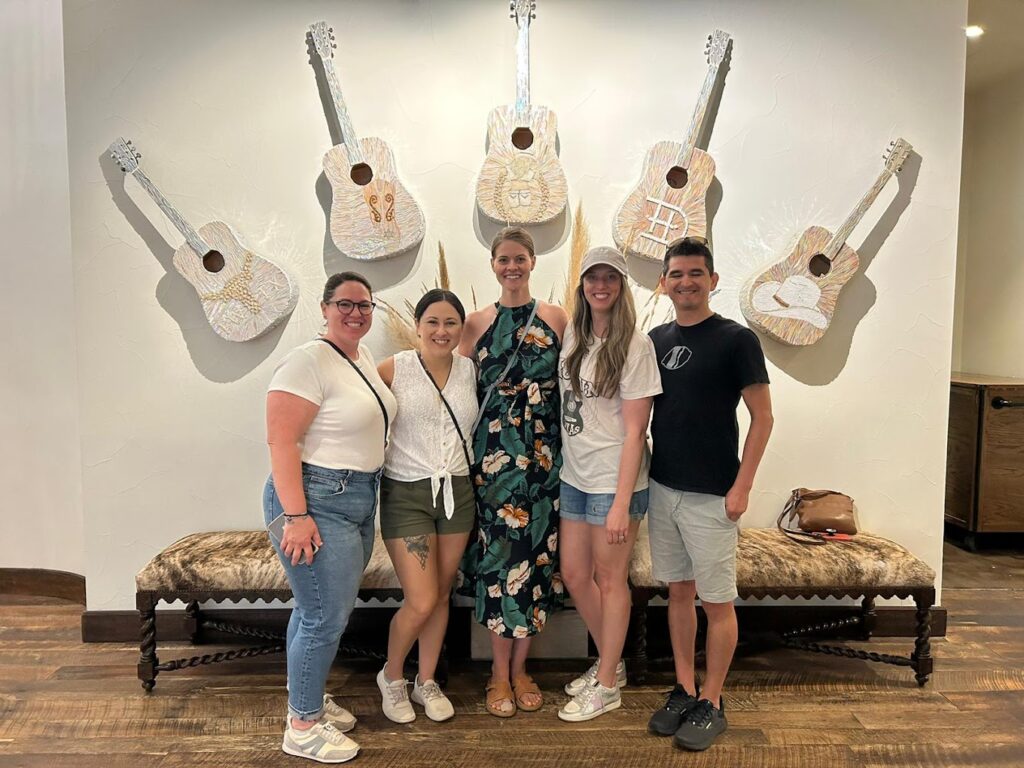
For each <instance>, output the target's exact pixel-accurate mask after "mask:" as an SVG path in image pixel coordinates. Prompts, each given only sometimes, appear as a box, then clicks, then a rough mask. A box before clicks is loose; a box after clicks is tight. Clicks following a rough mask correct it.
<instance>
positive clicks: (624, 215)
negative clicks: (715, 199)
mask: <svg viewBox="0 0 1024 768" xmlns="http://www.w3.org/2000/svg"><path fill="white" fill-rule="evenodd" d="M730 40H731V38H730V37H729V35H728V34H727V33H725V32H723V31H721V30H720V29H716V30H715V31H714V32H713V33H712V34H711V35H710V36H709V37H708V43H707V50H706V54H707V59H708V73H707V75H706V76H705V77H704V86H703V87H702V88H701V90H700V96H699V98H698V99H697V106H696V108H695V109H694V110H693V117H692V118H691V119H690V129H689V130H688V131H687V133H686V138H685V139H684V141H683V143H682V144H680V143H678V142H675V141H659V142H658V143H657V144H655V145H654V146H653V147H651V148H650V149H649V150H648V151H647V156H646V157H645V158H644V167H643V171H642V172H641V174H640V181H639V182H638V183H637V185H636V187H634V189H633V191H632V192H631V193H630V194H629V196H628V197H627V198H626V199H625V200H624V201H623V203H622V205H621V206H620V207H619V210H618V212H617V213H616V214H615V221H614V223H613V224H612V236H613V237H614V239H615V244H616V245H618V246H619V248H620V249H622V250H624V251H626V252H628V253H629V255H630V256H639V257H641V258H645V259H653V260H655V261H661V260H662V259H663V258H664V256H665V248H666V247H667V246H668V244H669V243H671V242H672V241H673V240H678V239H679V238H681V237H707V210H706V207H705V197H706V196H707V191H708V187H709V186H710V185H711V180H712V179H713V178H714V177H715V161H714V160H712V159H711V155H709V154H708V153H707V152H704V151H703V150H701V149H698V148H697V140H698V139H699V138H700V135H701V131H703V129H704V121H705V118H706V114H707V109H708V101H709V100H710V99H711V93H712V91H713V90H714V87H715V82H716V81H717V79H718V68H719V66H721V64H722V61H723V60H724V59H725V54H726V51H727V50H728V48H729V42H730Z"/></svg>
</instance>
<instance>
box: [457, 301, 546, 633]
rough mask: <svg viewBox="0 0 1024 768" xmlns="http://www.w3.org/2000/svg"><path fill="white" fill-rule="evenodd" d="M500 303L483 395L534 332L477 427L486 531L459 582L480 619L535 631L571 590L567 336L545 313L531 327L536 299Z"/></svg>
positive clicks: (484, 361) (482, 350)
mask: <svg viewBox="0 0 1024 768" xmlns="http://www.w3.org/2000/svg"><path fill="white" fill-rule="evenodd" d="M534 301H536V300H534ZM496 306H497V310H498V315H497V317H496V318H495V320H494V323H492V324H491V327H490V328H488V329H487V331H486V332H485V333H484V335H483V336H482V337H481V338H480V340H479V341H478V342H477V345H476V359H477V362H478V363H479V366H480V376H479V383H478V385H477V388H478V389H477V391H478V394H479V396H480V397H482V396H483V394H484V393H485V392H486V391H487V389H488V387H490V385H491V384H492V383H493V382H494V381H495V380H496V379H497V378H498V376H500V375H501V372H502V371H503V370H504V369H505V366H506V365H507V364H508V360H509V356H510V355H512V354H513V353H514V352H515V348H516V345H517V344H518V343H519V338H520V336H521V335H522V334H523V333H525V334H526V337H525V339H524V340H523V345H522V347H520V349H519V354H518V355H516V357H515V361H514V362H513V363H512V367H511V368H510V369H509V372H508V375H507V376H506V377H505V379H504V380H503V381H501V382H499V383H498V385H497V386H496V387H495V388H494V391H493V392H492V393H491V396H490V398H489V399H488V401H487V403H485V404H484V406H483V411H482V416H481V419H480V425H479V426H478V427H477V431H476V434H475V435H473V451H474V456H475V457H476V458H477V461H478V462H479V463H478V464H476V465H475V466H474V475H473V485H474V487H475V488H476V493H477V502H478V503H477V537H476V539H475V540H474V541H471V542H470V544H469V548H468V549H467V550H466V556H465V558H464V559H463V576H464V581H463V584H462V586H461V588H460V590H459V591H460V592H461V593H462V594H464V595H468V596H470V597H473V598H474V599H475V600H476V620H477V621H478V622H479V623H481V624H483V625H484V626H486V627H487V628H488V629H489V630H491V631H492V632H494V633H495V634H498V635H501V636H502V637H528V636H530V635H534V634H536V633H537V632H540V630H541V629H543V628H544V623H545V622H546V621H547V618H548V615H549V614H550V613H551V611H553V610H557V609H558V608H560V607H561V605H562V601H563V598H564V589H563V587H562V579H561V577H560V576H559V575H558V490H559V470H560V469H561V466H562V458H561V455H560V450H559V447H560V433H559V426H558V425H559V421H558V418H559V396H558V383H557V378H556V374H557V368H558V352H559V343H558V337H557V336H556V335H555V332H554V331H553V330H552V329H551V328H550V327H548V325H547V324H546V323H545V322H544V321H543V320H541V319H540V317H535V318H534V321H533V323H532V325H531V326H530V328H529V329H526V328H525V325H526V321H527V320H528V319H529V317H530V312H531V311H532V310H533V302H531V303H529V304H526V305H525V306H522V307H502V306H501V305H496Z"/></svg>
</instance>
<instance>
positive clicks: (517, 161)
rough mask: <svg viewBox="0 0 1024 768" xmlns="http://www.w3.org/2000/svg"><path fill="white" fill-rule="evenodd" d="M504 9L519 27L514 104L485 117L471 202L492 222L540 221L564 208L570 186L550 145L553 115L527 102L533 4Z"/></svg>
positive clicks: (521, 1)
mask: <svg viewBox="0 0 1024 768" xmlns="http://www.w3.org/2000/svg"><path fill="white" fill-rule="evenodd" d="M509 7H510V9H511V11H512V13H511V14H510V15H511V17H512V18H513V19H515V21H516V26H517V27H518V28H519V36H518V40H517V42H516V103H515V105H514V106H501V107H496V108H494V109H493V110H491V114H490V115H489V116H488V118H487V142H488V145H487V157H486V158H485V159H484V164H483V167H482V168H481V169H480V177H479V178H478V179H477V182H476V202H477V205H478V206H480V210H481V211H483V213H484V215H486V216H487V217H488V218H490V219H493V220H494V221H498V222H501V223H503V224H540V223H543V222H545V221H550V220H551V219H553V218H555V217H556V216H557V215H558V214H560V213H561V212H562V211H563V210H564V209H565V203H566V200H567V199H568V196H569V187H568V184H567V183H566V181H565V173H564V171H562V165H561V163H560V162H559V160H558V153H557V152H556V147H555V140H556V132H557V128H558V121H557V119H556V118H555V113H554V112H552V111H551V110H549V109H548V108H547V107H539V106H537V105H535V104H530V20H531V19H533V18H535V13H534V11H535V10H536V7H537V4H536V3H535V2H530V0H514V2H512V3H510V4H509Z"/></svg>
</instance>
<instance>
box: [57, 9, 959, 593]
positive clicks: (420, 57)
mask: <svg viewBox="0 0 1024 768" xmlns="http://www.w3.org/2000/svg"><path fill="white" fill-rule="evenodd" d="M320 18H325V19H327V20H329V21H330V22H331V23H332V24H333V26H334V28H335V30H336V31H337V33H338V38H339V45H338V51H337V58H336V61H337V66H338V69H339V71H340V76H341V82H342V85H343V87H344V89H345V94H346V97H347V99H348V101H349V104H350V107H351V110H352V115H353V120H354V122H355V126H356V129H357V130H358V131H359V132H360V133H361V134H362V135H379V136H382V137H383V138H385V139H386V140H387V141H389V142H390V143H391V145H392V147H393V148H394V151H395V154H396V157H397V162H398V166H399V170H400V172H401V173H402V175H403V177H404V179H405V180H406V182H407V184H408V186H409V187H410V189H411V190H412V191H413V193H414V194H415V195H416V196H417V197H418V199H419V200H420V202H421V203H422V204H423V206H424V209H425V211H426V216H427V236H426V239H425V241H424V242H425V245H424V247H423V248H422V250H421V252H420V253H419V254H418V255H416V256H415V257H413V258H406V259H399V260H396V261H393V262H389V263H385V264H374V265H368V266H367V267H366V269H365V271H366V273H367V274H368V275H369V276H370V278H371V279H372V280H373V282H374V283H375V284H376V285H377V286H379V288H380V295H382V296H383V297H384V298H386V299H387V300H389V301H391V302H396V301H400V300H401V299H403V298H416V297H418V295H419V292H420V286H421V284H422V283H424V282H428V283H432V281H433V277H434V272H435V255H436V250H435V247H436V242H437V241H438V240H439V239H440V240H443V241H444V244H445V246H446V249H447V253H448V258H449V264H450V267H451V269H452V273H453V275H454V278H453V282H454V288H455V290H457V291H458V292H460V293H461V294H463V295H464V296H466V298H467V299H468V296H469V291H470V287H471V286H474V287H475V289H476V293H477V296H478V297H481V300H482V301H490V300H493V298H494V297H495V293H496V286H495V285H494V283H493V282H492V280H493V277H492V276H491V274H490V272H489V270H488V266H487V252H486V249H485V247H484V245H483V244H482V242H481V241H482V240H484V241H485V240H487V239H489V234H490V233H491V232H493V230H494V227H493V226H491V225H487V224H484V227H483V228H484V232H483V234H482V235H481V234H479V233H478V230H479V228H480V227H479V224H477V223H476V222H475V215H474V210H475V209H474V201H473V188H474V179H475V176H476V173H477V170H478V168H479V166H480V163H481V161H482V159H483V154H484V138H485V124H486V117H487V113H488V111H489V110H490V108H491V107H492V106H494V105H496V104H499V103H505V102H509V101H511V100H512V98H513V94H514V54H513V45H514V39H515V31H514V26H513V24H512V22H511V21H509V20H508V18H507V17H506V13H505V10H504V7H503V6H502V4H501V3H499V2H494V3H465V2H455V1H454V0H451V1H443V0H434V1H432V2H373V3H371V2H366V3H346V4H339V3H336V2H326V0H325V1H323V2H312V1H309V0H304V1H303V2H291V3H287V4H285V3H278V2H251V1H249V2H241V0H238V1H237V2H228V1H226V0H225V1H222V2H218V3H206V2H198V1H193V2H177V3H173V4H169V3H162V2H157V1H156V0H147V1H146V2H133V3H128V4H125V3H115V2H109V1H106V0H103V1H101V2H90V3H83V2H73V1H71V0H68V2H67V3H66V8H65V27H66V30H67V35H66V38H67V39H66V57H67V73H68V83H67V90H68V124H69V133H70V145H71V152H70V170H71V190H72V235H73V240H74V245H75V259H76V262H75V266H76V275H75V277H76V283H75V285H76V292H77V299H78V301H77V314H76V318H77V324H76V327H77V333H78V344H79V360H80V364H79V378H80V387H81V400H82V420H83V466H84V473H83V479H84V499H85V519H86V529H87V533H86V556H87V562H88V566H87V575H88V602H89V607H90V608H91V609H99V610H102V609H123V608H129V607H131V606H132V604H133V601H132V594H133V577H134V574H135V572H136V571H137V570H138V568H139V567H141V566H142V565H143V564H144V563H145V562H146V560H147V559H148V558H149V557H151V556H152V555H153V554H154V553H155V552H156V551H157V550H159V549H160V548H162V547H164V546H166V545H167V544H169V543H170V542H171V541H173V540H174V539H176V538H178V537H179V536H182V535H185V534H187V533H190V532H192V531H196V530H201V529H221V528H253V527H256V526H258V525H259V522H260V509H259V499H260V488H261V485H262V482H263V479H264V477H265V474H266V472H267V469H268V461H267V452H266V449H265V447H264V435H263V393H264V389H265V387H266V385H267V382H268V380H269V377H270V373H271V370H272V368H273V365H274V364H275V362H276V361H277V360H278V359H279V358H280V357H281V356H282V355H283V354H284V353H285V352H286V351H287V350H289V349H290V348H292V347H293V346H295V345H297V344H299V343H300V342H302V341H304V340H306V339H308V338H310V337H311V336H312V335H313V334H314V333H315V332H316V330H317V328H318V326H319V312H318V307H317V296H318V293H319V289H320V287H321V285H322V283H323V280H324V276H325V272H328V273H329V272H334V271H337V270H339V269H341V268H344V267H349V266H352V265H351V264H350V263H345V262H344V260H343V259H342V258H341V257H339V256H338V255H337V254H336V253H334V252H333V248H332V247H331V246H330V244H329V241H328V243H327V245H326V246H325V237H324V233H325V220H324V211H323V207H322V205H321V203H320V202H319V201H318V198H317V183H318V176H319V174H320V163H321V157H322V155H323V153H324V151H325V150H326V149H327V148H328V147H329V146H330V144H331V139H330V134H329V132H328V128H327V123H326V121H325V118H324V113H323V108H322V104H321V101H320V98H319V96H318V92H317V86H316V83H315V81H314V74H313V70H312V68H311V67H310V65H309V62H308V58H307V54H306V49H305V43H304V42H303V37H304V34H305V30H306V28H307V26H308V25H309V24H310V23H311V22H313V21H315V20H317V19H320ZM964 19H965V7H964V4H963V3H959V2H950V3H944V4H940V5H935V4H934V3H931V2H927V0H915V1H913V2H903V3H897V4H892V3H888V2H881V1H880V0H879V1H878V2H859V3H840V2H795V1H793V2H774V3H761V2H752V1H751V2H731V3H719V2H712V1H711V0H700V1H694V2H688V3H674V4H669V3H664V2H660V1H656V0H650V1H648V2H633V3H630V4H629V5H628V8H627V5H626V4H624V3H612V2H593V1H590V2H583V1H582V0H563V1H562V2H558V3H554V2H547V3H545V2H542V3H541V4H540V8H539V11H538V18H537V20H536V22H535V25H534V27H533V34H532V42H533V49H532V59H533V99H534V101H535V102H536V103H540V104H546V105H548V106H550V107H551V108H553V109H554V110H555V111H556V112H557V114H558V116H559V125H560V137H561V146H562V159H563V162H564V166H565V169H566V174H567V176H568V179H569V184H570V195H571V203H572V205H573V206H575V204H576V202H577V201H578V200H582V201H583V203H584V206H585V212H586V215H587V217H588V219H589V221H590V222H591V229H592V237H593V240H594V242H595V243H600V242H610V239H611V236H610V225H611V217H612V215H613V213H614V211H615V209H616V207H617V206H618V204H619V202H620V200H621V199H622V198H623V197H624V196H625V195H626V194H627V192H628V191H629V189H630V188H631V187H632V185H633V184H634V182H635V180H636V178H637V176H638V174H639V170H640V165H641V161H642V159H643V156H644V152H645V151H646V149H647V147H648V146H649V145H651V144H652V143H653V142H655V141H657V140H660V139H663V138H675V137H680V136H681V134H682V132H683V131H684V130H685V127H686V125H687V123H688V122H689V118H690V113H691V110H692V108H693V103H694V98H695V96H696V94H697V92H698V90H699V88H700V84H701V81H702V80H703V77H704V73H705V63H704V59H703V53H702V52H703V46H704V38H705V36H706V35H707V34H708V33H709V32H710V31H711V30H712V29H713V28H714V27H716V26H720V27H722V28H724V29H726V30H728V31H729V32H731V33H732V34H733V36H734V38H735V40H736V43H735V49H734V53H733V58H732V64H731V68H730V71H729V73H728V77H727V79H726V82H725V86H724V92H723V96H722V99H721V106H720V109H719V111H718V114H717V119H716V122H715V124H714V132H713V134H712V136H711V141H710V151H711V153H712V155H713V156H714V157H715V159H716V160H717V163H718V179H719V181H720V190H719V197H720V205H719V206H718V211H717V215H716V216H715V218H714V223H713V230H712V231H713V235H714V244H715V248H716V252H717V256H718V264H719V271H720V272H721V274H722V288H723V290H722V291H721V293H720V294H719V295H718V296H716V297H715V299H714V302H713V304H714V307H715V308H716V309H717V310H718V311H719V312H721V313H722V314H724V315H726V316H729V317H733V318H737V319H740V318H741V315H740V313H739V308H738V299H737V290H738V287H739V286H740V285H741V284H742V282H743V281H744V280H745V279H746V278H747V277H748V276H749V275H750V274H751V273H752V272H754V271H755V270H756V269H758V268H759V267H760V266H763V265H766V264H767V263H770V262H771V261H773V260H774V259H776V258H781V256H782V255H783V251H784V248H785V245H786V244H787V242H788V241H790V240H791V238H792V236H793V235H794V234H795V233H797V232H798V231H799V230H800V229H802V228H803V227H805V226H807V225H810V224H815V223H818V224H822V225H827V226H831V227H835V226H837V225H838V224H839V223H840V222H841V221H842V219H843V218H844V217H845V215H846V214H847V212H848V211H849V210H850V209H852V208H853V206H854V205H855V203H856V202H857V200H858V199H859V198H860V196H861V194H862V193H863V192H864V191H865V190H866V189H867V187H868V186H869V185H870V183H871V182H872V181H873V180H874V178H875V176H876V175H877V173H878V172H879V170H880V169H881V154H882V152H883V150H884V149H885V147H886V145H887V144H888V142H889V141H890V140H891V139H893V138H896V137H897V136H901V135H902V136H905V137H906V138H907V139H909V140H910V141H911V142H912V143H913V144H914V146H915V147H916V148H917V150H918V151H919V153H920V155H921V157H923V161H913V162H912V163H910V166H909V167H908V168H907V170H906V171H905V172H904V174H903V175H902V176H901V177H900V182H899V184H897V183H896V182H892V183H891V184H890V186H889V188H887V189H886V190H885V191H884V192H883V194H882V196H881V198H880V199H879V201H878V203H877V204H876V206H875V207H874V208H873V209H872V210H871V211H870V213H869V214H868V216H867V217H866V219H865V220H864V222H863V224H862V226H861V227H860V228H859V229H858V230H857V231H856V232H855V233H854V236H853V238H852V241H851V242H852V243H853V244H854V246H855V247H857V248H859V249H861V252H862V256H863V257H864V258H863V261H864V269H863V272H862V273H861V274H860V275H858V277H857V278H856V279H855V280H854V281H853V282H852V283H851V284H850V285H849V286H848V287H847V288H846V291H845V293H844V296H843V299H842V301H841V304H840V310H839V314H838V317H837V320H836V322H835V325H834V327H833V328H832V330H831V331H830V332H829V334H828V335H827V336H826V337H825V339H824V340H823V341H822V342H821V343H820V344H819V345H817V346H816V347H813V348H809V349H800V350H796V349H789V348H783V347H781V346H779V345H778V344H775V343H774V342H770V341H765V342H764V345H765V349H766V351H767V353H768V357H769V360H770V369H771V374H772V379H773V382H774V385H773V398H774V401H775V411H776V428H775V434H774V436H773V438H772V442H771V445H770V447H769V450H768V454H767V456H766V458H765V460H764V464H763V467H762V470H761V473H760V475H759V479H758V485H757V490H756V492H755V494H754V496H753V503H752V508H751V510H750V513H749V515H748V517H747V518H746V521H745V522H746V524H747V525H762V526H765V525H771V524H772V523H773V521H774V517H775V513H776V510H777V509H779V507H780V505H781V504H782V502H783V500H784V499H785V498H786V497H787V496H788V493H789V491H790V489H792V488H793V487H796V486H798V485H810V486H824V487H838V488H841V489H844V490H846V491H847V492H849V493H851V494H852V495H853V496H854V497H856V499H857V501H858V504H859V506H860V510H861V516H862V521H863V523H864V525H865V526H866V527H867V528H869V529H871V530H873V531H876V532H879V533H881V534H884V535H887V536H890V537H892V538H894V539H896V540H898V541H900V542H902V543H904V544H906V545H907V546H909V547H911V548H912V549H913V551H915V552H916V553H918V554H919V555H920V556H921V557H923V558H925V559H926V560H927V561H928V562H929V563H931V564H932V565H933V566H935V567H936V568H937V569H938V568H939V565H940V559H941V539H942V498H943V478H944V459H945V455H944V453H945V442H946V441H945V434H946V426H945V423H946V407H947V396H948V375H949V360H950V346H951V336H952V319H953V279H954V269H955V250H956V232H957V227H956V224H957V203H958V199H957V198H958V190H959V175H960V141H961V123H962V99H963V95H962V94H963V78H964V40H963V30H962V26H963V23H964ZM908 30H911V31H912V33H908ZM117 134H125V135H126V136H128V137H131V138H134V139H135V140H136V143H137V144H138V146H139V148H140V149H141V150H142V152H143V155H144V160H143V162H144V164H145V167H147V168H148V170H149V172H150V175H151V177H152V178H153V179H154V180H155V181H156V182H157V183H158V184H160V185H161V186H162V188H163V190H164V192H165V193H166V194H167V195H168V197H170V198H171V199H172V201H173V202H174V203H175V204H177V205H178V206H179V207H180V209H181V210H182V212H183V213H184V214H185V215H186V216H188V217H189V218H191V219H192V220H193V221H194V222H196V223H202V222H204V221H207V220H209V219H212V218H216V219H223V220H225V221H228V222H230V223H231V224H232V225H234V226H235V227H236V229H237V230H238V232H240V233H241V234H242V235H243V237H244V239H245V240H246V241H247V242H248V244H249V245H250V246H251V247H252V248H254V249H255V250H257V251H258V252H260V253H264V254H266V255H268V256H273V257H275V258H277V259H279V260H281V261H282V262H284V263H287V264H288V265H289V266H290V267H291V268H292V269H293V270H294V272H295V273H296V274H297V275H298V276H299V279H300V281H301V284H302V290H303V295H302V298H301V299H300V303H299V308H298V310H296V312H295V314H294V315H293V317H292V318H291V320H290V322H289V323H288V324H287V326H286V327H285V328H284V329H283V331H280V332H278V333H275V334H273V335H271V336H270V337H268V338H264V339H262V340H258V341H256V342H250V343H247V344H241V345H239V344H231V343H227V342H224V341H221V340H220V339H218V338H217V337H216V336H215V335H214V334H213V333H212V331H210V330H209V329H208V328H207V327H206V324H205V322H204V320H203V316H202V314H201V311H200V308H199V305H198V302H197V300H196V297H195V295H194V293H193V292H192V289H191V288H190V287H189V286H188V285H187V284H186V283H185V282H184V281H183V280H181V279H180V278H179V277H177V275H176V274H175V273H173V271H170V267H169V263H168V262H169V258H170V255H171V253H172V249H173V247H175V246H177V245H178V244H179V243H180V242H181V239H180V237H179V236H178V234H177V233H176V232H174V231H173V230H172V229H171V228H170V227H169V225H167V224H166V222H164V221H163V220H162V219H161V218H160V216H159V215H158V213H157V212H156V210H155V208H154V206H153V205H152V204H151V203H150V202H149V201H148V199H146V198H145V196H144V193H142V192H141V191H140V190H139V188H138V187H137V185H136V184H135V183H134V181H131V180H129V181H128V183H127V184H124V182H123V181H122V177H121V174H120V172H119V171H117V170H116V168H115V167H114V166H113V164H112V163H111V162H110V161H109V160H108V159H106V158H105V157H104V156H103V155H104V149H105V147H106V146H107V144H108V143H109V142H110V140H111V139H112V138H113V137H114V136H116V135H117ZM325 199H329V198H325ZM554 229H557V227H555V228H554ZM551 230H552V228H550V227H549V228H547V229H545V230H544V232H543V233H542V235H543V237H542V239H543V240H545V241H546V242H548V243H549V244H550V245H551V249H550V250H549V252H547V253H544V254H542V255H541V256H540V258H539V260H538V269H537V274H536V277H535V285H536V286H538V287H540V289H539V290H538V293H540V294H542V295H545V294H547V293H548V290H549V286H554V288H553V290H555V291H556V292H560V290H561V275H562V273H563V270H564V265H565V262H566V259H567V256H568V244H567V242H564V238H563V237H562V234H563V233H561V232H558V231H556V232H552V231H551ZM876 253H877V258H872V256H873V255H874V254H876ZM325 254H326V255H325ZM641 272H642V273H643V274H642V275H641V277H642V278H643V279H645V280H648V281H649V278H650V276H651V270H650V269H646V270H641ZM643 294H644V295H643V296H641V301H643V300H644V298H645V296H646V292H643ZM663 311H664V310H659V314H661V313H662V312H663ZM382 319H383V318H382V317H379V318H378V321H377V325H376V326H375V328H374V329H373V331H372V334H371V336H370V344H371V347H372V348H373V349H374V350H375V351H376V353H377V354H379V355H383V354H385V353H386V352H387V351H389V350H390V344H389V341H388V339H387V332H386V329H385V327H384V323H383V322H381V321H382Z"/></svg>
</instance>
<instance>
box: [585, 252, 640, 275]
mask: <svg viewBox="0 0 1024 768" xmlns="http://www.w3.org/2000/svg"><path fill="white" fill-rule="evenodd" d="M599 264H604V265H605V266H608V267H611V268H612V269H614V270H615V271H616V272H618V273H619V274H620V275H622V276H623V277H626V276H627V275H629V270H628V269H627V268H626V257H625V256H623V255H622V254H621V253H620V252H619V251H618V250H617V249H615V248H612V247H611V246H610V245H599V246H597V247H596V248H591V249H590V250H589V251H587V255H586V256H584V257H583V263H582V264H581V265H580V274H581V275H583V274H585V273H586V272H587V270H589V269H590V268H591V267H596V266H598V265H599Z"/></svg>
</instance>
